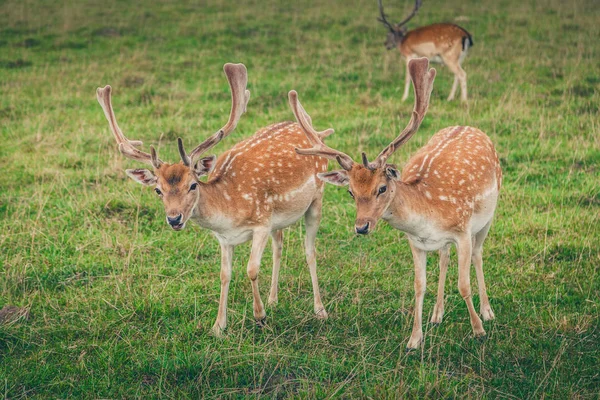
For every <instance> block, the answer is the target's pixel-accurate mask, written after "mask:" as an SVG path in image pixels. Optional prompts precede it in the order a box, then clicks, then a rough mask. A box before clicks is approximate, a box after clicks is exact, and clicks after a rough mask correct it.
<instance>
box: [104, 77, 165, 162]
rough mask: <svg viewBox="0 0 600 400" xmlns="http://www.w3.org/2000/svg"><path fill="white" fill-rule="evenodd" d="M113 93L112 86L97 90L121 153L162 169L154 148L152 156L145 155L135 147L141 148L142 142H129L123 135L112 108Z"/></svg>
mask: <svg viewBox="0 0 600 400" xmlns="http://www.w3.org/2000/svg"><path fill="white" fill-rule="evenodd" d="M111 92H112V88H111V87H110V85H106V86H104V87H103V88H98V89H97V90H96V97H97V98H98V103H100V106H102V110H104V116H105V117H106V119H107V120H108V125H109V126H110V130H111V131H112V133H113V135H114V137H115V140H116V141H117V145H118V146H119V151H120V152H121V154H123V155H124V156H125V157H127V158H131V159H132V160H136V161H141V162H143V163H145V164H149V165H151V166H153V167H154V168H155V169H158V168H160V166H161V165H162V164H163V162H162V161H161V160H160V159H159V158H158V157H157V156H156V150H154V147H152V146H151V147H150V152H151V154H148V153H145V152H143V151H141V150H138V149H136V148H135V146H141V145H142V142H140V141H139V140H129V139H127V138H126V137H125V135H123V132H122V131H121V129H120V128H119V125H118V124H117V118H116V117H115V113H114V111H113V108H112V103H111Z"/></svg>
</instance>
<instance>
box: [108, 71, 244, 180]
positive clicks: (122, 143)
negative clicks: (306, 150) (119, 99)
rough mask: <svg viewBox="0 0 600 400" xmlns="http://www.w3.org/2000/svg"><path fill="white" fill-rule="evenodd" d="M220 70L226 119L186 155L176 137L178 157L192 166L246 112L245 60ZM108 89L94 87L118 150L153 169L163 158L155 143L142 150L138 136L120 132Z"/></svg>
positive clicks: (229, 131)
mask: <svg viewBox="0 0 600 400" xmlns="http://www.w3.org/2000/svg"><path fill="white" fill-rule="evenodd" d="M223 70H224V71H225V75H227V80H228V81H229V87H230V88H231V98H232V100H231V102H232V104H231V112H230V115H229V121H228V122H227V124H225V126H223V127H222V128H221V129H219V130H218V131H217V132H216V133H215V134H213V135H212V136H211V137H209V138H208V139H206V140H205V141H204V142H202V143H201V144H200V145H198V146H197V147H196V148H195V149H194V150H192V152H191V153H190V154H189V155H187V154H186V152H185V149H184V148H183V141H182V140H181V138H178V139H177V142H178V145H179V154H180V155H181V160H182V161H183V163H184V164H185V165H187V166H191V165H192V164H193V163H194V162H195V161H196V160H197V159H198V158H199V157H200V156H201V155H202V154H203V153H205V152H206V151H208V150H209V149H210V148H212V147H213V146H215V145H216V144H217V143H219V142H220V141H221V140H222V139H223V138H224V137H226V136H227V135H229V134H230V133H231V132H232V131H233V130H234V129H235V127H236V126H237V123H238V121H239V120H240V117H241V116H242V114H243V113H244V112H246V106H247V104H248V100H249V99H250V91H249V90H246V84H247V83H248V71H247V70H246V67H245V66H244V64H225V65H224V66H223ZM111 91H112V88H111V87H110V86H109V85H107V86H105V87H104V88H98V89H97V90H96V97H97V98H98V102H99V103H100V105H101V106H102V110H104V115H105V116H106V119H107V120H108V125H109V126H110V129H111V131H112V133H113V135H114V137H115V140H116V141H117V145H118V146H119V151H120V152H121V153H122V154H123V155H124V156H125V157H127V158H131V159H132V160H136V161H140V162H143V163H145V164H149V165H151V166H153V167H154V168H155V169H158V168H160V166H161V165H162V164H163V162H162V161H161V160H160V159H159V158H158V157H157V155H156V150H155V149H154V147H152V146H150V154H148V153H145V152H143V151H141V150H139V149H137V148H136V146H141V145H142V142H140V141H139V140H129V139H127V138H126V137H125V135H123V132H122V131H121V129H120V128H119V125H118V124H117V118H116V117H115V113H114V111H113V108H112V103H111Z"/></svg>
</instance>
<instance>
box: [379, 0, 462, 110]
mask: <svg viewBox="0 0 600 400" xmlns="http://www.w3.org/2000/svg"><path fill="white" fill-rule="evenodd" d="M378 1H379V14H380V17H379V18H377V20H378V21H379V22H381V23H382V24H384V25H385V26H387V27H388V29H389V30H390V31H389V32H388V34H387V39H386V41H385V47H386V48H387V49H388V50H391V49H393V48H394V47H398V50H399V51H400V54H401V55H402V56H403V57H404V58H405V59H406V65H407V68H406V79H405V81H404V95H403V96H402V101H405V100H406V99H407V98H408V89H409V86H410V76H409V73H408V63H409V62H410V60H412V59H413V58H418V57H427V58H428V59H429V61H431V62H436V63H441V64H444V65H446V66H447V67H448V68H449V69H450V71H452V73H453V74H454V83H453V84H452V89H451V90H450V95H449V96H448V100H449V101H450V100H453V99H454V95H455V94H456V89H457V87H458V82H460V98H461V101H467V73H466V72H465V71H464V70H463V69H462V67H461V64H462V62H463V60H464V59H465V57H466V56H467V52H468V50H469V47H471V46H473V38H472V37H471V34H470V33H469V32H467V31H466V30H465V29H463V28H461V27H460V26H458V25H454V24H448V23H441V24H433V25H427V26H422V27H420V28H417V29H413V30H411V31H407V29H406V26H405V25H406V23H407V22H408V21H410V19H411V18H412V17H414V16H415V14H416V13H417V11H418V10H419V7H421V3H422V0H416V1H415V7H414V9H413V11H412V13H411V14H410V15H409V16H408V17H407V18H406V19H405V20H404V21H402V22H400V23H399V24H391V23H389V22H388V20H387V19H386V17H385V14H384V13H383V5H382V4H381V0H378Z"/></svg>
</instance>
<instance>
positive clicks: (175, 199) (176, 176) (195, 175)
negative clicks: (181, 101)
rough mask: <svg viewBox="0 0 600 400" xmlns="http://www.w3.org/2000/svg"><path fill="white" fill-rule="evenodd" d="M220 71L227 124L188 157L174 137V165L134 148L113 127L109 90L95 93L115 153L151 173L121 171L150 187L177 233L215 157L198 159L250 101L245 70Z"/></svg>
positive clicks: (230, 127) (228, 67)
mask: <svg viewBox="0 0 600 400" xmlns="http://www.w3.org/2000/svg"><path fill="white" fill-rule="evenodd" d="M223 70H224V71H225V75H227V80H228V81H229V86H230V89H231V102H232V105H231V112H230V115H229V121H228V122H227V124H225V126H223V127H222V128H221V129H219V130H218V131H217V132H216V133H214V134H213V135H212V136H210V137H209V138H208V139H206V140H205V141H204V142H202V143H201V144H200V145H198V146H197V147H196V148H195V149H194V150H192V151H191V152H190V153H189V154H187V153H186V152H185V149H184V147H183V141H182V139H181V138H178V139H177V142H178V147H179V154H180V156H181V161H180V162H179V163H176V164H169V163H165V162H163V161H161V160H160V159H159V158H158V156H157V154H156V150H155V149H154V147H152V146H150V153H145V152H143V151H141V150H139V149H137V147H139V146H141V145H142V142H140V141H138V140H129V139H127V138H126V137H125V135H123V132H122V131H121V129H120V128H119V125H118V124H117V119H116V117H115V114H114V111H113V108H112V104H111V91H112V88H111V87H110V86H105V87H104V88H98V89H97V91H96V96H97V98H98V102H99V103H100V105H101V106H102V109H103V110H104V115H105V116H106V119H107V120H108V124H109V126H110V129H111V131H112V133H113V135H114V137H115V140H116V141H117V145H118V146H119V151H120V152H121V153H122V154H123V155H124V156H125V157H127V158H131V159H133V160H137V161H140V162H143V163H145V164H148V165H150V166H151V167H152V170H149V169H128V170H126V171H125V172H126V173H127V175H128V176H129V177H131V178H132V179H133V180H134V181H136V182H138V183H141V184H143V185H147V186H154V191H155V192H156V193H157V194H158V196H159V197H160V198H161V200H162V202H163V204H164V207H165V212H166V214H167V223H168V224H169V225H170V226H171V227H172V228H173V229H174V230H181V229H183V228H184V227H185V224H186V222H187V220H188V219H189V218H190V216H191V215H192V214H193V212H194V209H195V207H196V206H197V205H198V203H199V198H200V189H201V187H202V186H203V185H206V183H204V182H201V181H200V177H201V176H203V175H208V174H209V173H210V172H211V171H212V169H213V168H214V166H215V162H216V156H214V155H212V156H208V157H204V158H200V157H201V156H202V154H204V153H206V152H207V151H208V150H209V149H211V148H212V147H214V146H215V145H216V144H217V143H219V142H220V141H221V140H222V139H223V138H224V137H226V136H227V135H229V134H230V133H231V132H232V131H233V130H234V129H235V127H236V125H237V123H238V121H239V119H240V117H241V116H242V114H243V113H244V112H245V111H246V106H247V104H248V100H249V99H250V91H248V90H246V84H247V82H248V73H247V71H246V67H245V66H244V65H243V64H225V65H224V67H223Z"/></svg>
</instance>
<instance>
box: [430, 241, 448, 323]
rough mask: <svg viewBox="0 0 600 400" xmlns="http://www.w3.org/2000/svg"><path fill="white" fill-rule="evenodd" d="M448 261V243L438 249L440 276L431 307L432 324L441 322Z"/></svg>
mask: <svg viewBox="0 0 600 400" xmlns="http://www.w3.org/2000/svg"><path fill="white" fill-rule="evenodd" d="M449 262H450V245H446V246H444V247H443V248H442V249H440V277H439V281H438V291H437V301H436V302H435V306H434V307H433V314H432V316H431V323H432V324H439V323H441V322H442V317H443V316H444V284H445V282H446V273H447V272H448V263H449Z"/></svg>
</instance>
